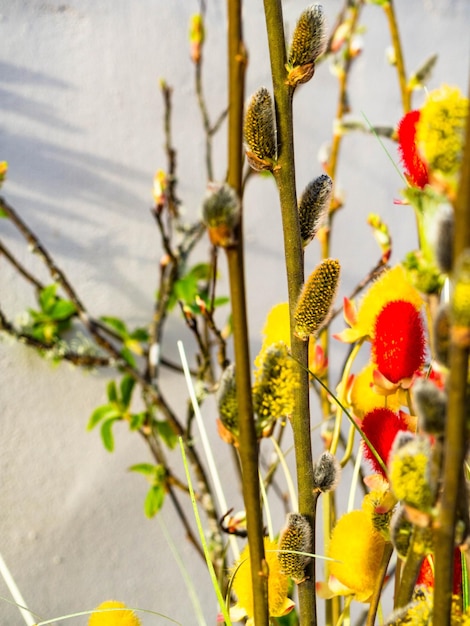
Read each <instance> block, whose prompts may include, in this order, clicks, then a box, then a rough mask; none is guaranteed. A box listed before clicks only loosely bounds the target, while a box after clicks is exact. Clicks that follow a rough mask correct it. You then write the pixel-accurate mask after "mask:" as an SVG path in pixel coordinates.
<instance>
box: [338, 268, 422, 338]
mask: <svg viewBox="0 0 470 626" xmlns="http://www.w3.org/2000/svg"><path fill="white" fill-rule="evenodd" d="M392 300H405V301H407V302H411V303H412V304H413V305H414V306H415V307H416V309H418V310H419V309H420V308H421V307H422V305H423V303H424V301H423V299H422V297H421V295H420V293H419V291H418V290H417V289H415V288H414V287H413V286H412V285H411V283H410V282H409V281H408V280H407V278H406V274H405V270H404V269H403V267H402V266H401V265H396V266H395V267H394V268H392V269H391V270H388V271H386V272H384V273H383V274H382V275H381V276H380V278H379V279H378V280H376V281H375V282H374V283H373V284H372V286H371V287H370V288H369V290H368V292H367V293H366V295H365V296H364V298H363V299H362V301H361V303H360V306H359V309H358V311H357V312H356V311H355V310H354V307H353V306H352V304H351V302H349V301H348V307H347V308H345V313H346V321H347V322H348V324H349V325H350V326H351V328H347V329H345V330H343V331H342V332H341V333H338V335H336V337H337V339H340V340H341V341H345V342H347V343H353V342H355V341H358V340H359V339H362V338H364V337H366V338H368V339H373V338H374V327H375V320H376V318H377V315H378V314H379V313H380V311H381V310H382V309H383V308H384V306H385V305H386V304H387V303H388V302H390V301H392Z"/></svg>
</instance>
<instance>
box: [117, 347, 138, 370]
mask: <svg viewBox="0 0 470 626" xmlns="http://www.w3.org/2000/svg"><path fill="white" fill-rule="evenodd" d="M120 354H121V356H122V358H123V359H124V361H126V363H128V364H129V365H130V366H131V367H135V366H136V362H135V359H134V355H133V354H132V352H131V351H130V350H129V348H126V346H124V347H123V348H122V350H121V352H120Z"/></svg>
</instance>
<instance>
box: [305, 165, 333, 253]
mask: <svg viewBox="0 0 470 626" xmlns="http://www.w3.org/2000/svg"><path fill="white" fill-rule="evenodd" d="M332 191H333V181H332V180H331V178H330V177H329V176H328V175H327V174H322V175H321V176H319V177H318V178H315V180H313V181H312V182H311V183H309V184H308V185H307V187H306V188H305V190H304V192H303V194H302V197H301V198H300V202H299V222H300V236H301V238H302V245H303V246H304V247H305V246H306V245H307V244H308V243H310V242H311V241H312V239H313V238H314V237H315V235H316V234H317V231H318V227H319V225H320V223H321V221H322V218H323V216H324V215H325V212H326V211H327V210H328V206H329V204H330V198H331V192H332Z"/></svg>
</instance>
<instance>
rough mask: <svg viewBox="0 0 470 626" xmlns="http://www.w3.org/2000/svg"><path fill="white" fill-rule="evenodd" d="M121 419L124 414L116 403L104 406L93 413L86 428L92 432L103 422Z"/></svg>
mask: <svg viewBox="0 0 470 626" xmlns="http://www.w3.org/2000/svg"><path fill="white" fill-rule="evenodd" d="M120 417H122V413H121V411H120V410H119V409H118V407H117V406H116V405H115V404H114V403H109V404H103V405H102V406H99V407H98V408H97V409H95V410H94V411H93V413H92V414H91V417H90V419H89V420H88V424H87V427H86V428H87V430H92V429H93V428H94V427H95V426H96V425H97V424H98V423H99V422H101V421H102V420H109V419H118V418H120Z"/></svg>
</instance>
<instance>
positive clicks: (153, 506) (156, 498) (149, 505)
mask: <svg viewBox="0 0 470 626" xmlns="http://www.w3.org/2000/svg"><path fill="white" fill-rule="evenodd" d="M164 500H165V490H164V488H163V487H161V486H160V485H155V486H154V487H150V489H149V490H148V492H147V495H146V497H145V502H144V511H145V515H146V516H147V517H149V518H152V517H155V515H156V514H157V513H158V511H159V510H160V509H161V508H162V506H163V502H164Z"/></svg>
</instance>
